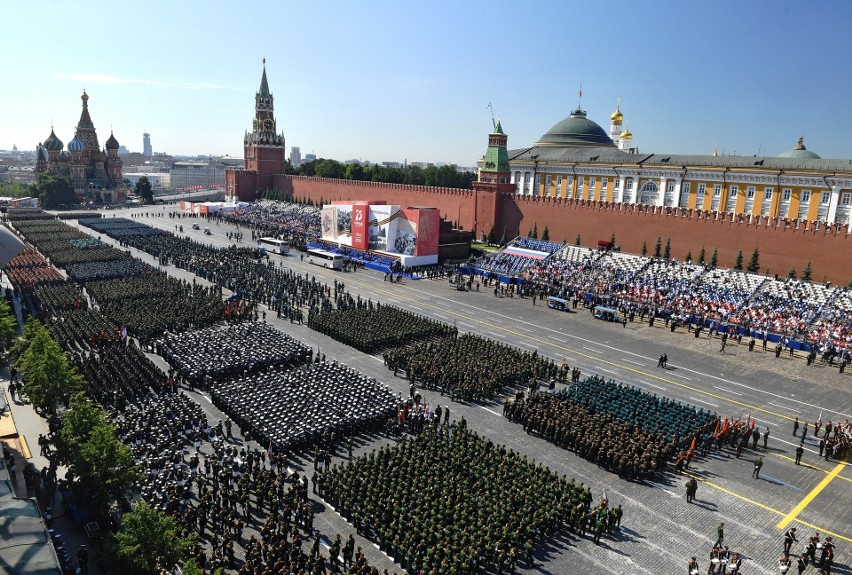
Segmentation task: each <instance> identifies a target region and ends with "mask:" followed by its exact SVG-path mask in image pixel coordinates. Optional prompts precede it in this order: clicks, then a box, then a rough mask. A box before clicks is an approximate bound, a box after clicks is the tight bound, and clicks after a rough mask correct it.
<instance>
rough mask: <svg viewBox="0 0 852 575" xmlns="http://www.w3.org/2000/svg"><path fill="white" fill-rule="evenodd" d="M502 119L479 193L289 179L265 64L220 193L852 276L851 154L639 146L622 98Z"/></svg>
mask: <svg viewBox="0 0 852 575" xmlns="http://www.w3.org/2000/svg"><path fill="white" fill-rule="evenodd" d="M507 142H508V136H507V135H506V134H505V133H504V132H503V128H502V126H501V124H500V122H499V121H498V122H495V124H494V130H493V131H492V132H491V133H490V134H489V135H488V146H487V148H486V152H485V154H484V155H483V156H482V159H481V160H480V162H479V178H478V181H477V182H474V184H473V189H472V190H459V189H451V188H436V187H428V186H413V185H405V184H385V183H377V182H365V181H356V180H336V179H325V178H311V177H302V176H287V175H284V166H285V141H284V135H283V133H281V132H278V131H277V123H276V120H275V113H274V106H273V96H272V93H271V92H270V90H269V83H268V81H267V77H266V66H265V61H264V69H263V74H262V77H261V83H260V89H259V90H258V92H257V94H256V96H255V116H254V119H253V126H252V131H251V132H249V131H246V133H245V135H244V138H243V146H244V158H245V163H244V166H243V167H241V168H235V169H230V170H228V171H227V172H226V174H225V193H226V197H229V198H232V199H239V200H242V201H253V200H255V199H256V198H257V197H258V195H259V192H260V191H263V190H272V191H274V192H276V194H277V196H278V197H279V198H280V199H296V200H308V199H309V200H311V201H312V202H313V203H316V204H319V203H325V204H328V203H331V202H333V201H338V202H340V201H348V202H354V203H358V202H362V203H363V202H366V203H377V204H378V203H386V204H389V205H397V206H400V207H401V208H403V209H404V208H414V207H417V208H436V209H437V210H439V211H440V215H441V217H442V218H443V219H444V220H446V221H448V222H456V223H457V224H458V226H460V227H461V228H462V229H464V230H469V231H473V232H474V235H475V237H477V238H479V237H481V236H482V235H483V234H488V233H489V231H490V230H491V229H492V228H493V229H494V233H495V235H496V237H498V238H500V237H502V236H503V235H504V233H505V237H506V238H507V239H509V238H512V237H514V236H516V235H526V234H527V233H528V232H529V231H530V230H532V229H533V227H537V229H538V231H539V234H541V233H542V232H543V230H544V229H545V228H547V229H548V232H549V236H550V239H551V240H553V241H564V242H566V243H574V242H575V240H576V238H577V236H578V235H579V236H580V239H581V244H582V245H583V246H586V247H596V246H597V245H598V242H599V241H609V240H610V239H611V238H612V236H613V235H614V236H615V240H616V243H617V244H618V245H619V246H621V249H622V250H623V251H624V252H627V253H634V254H639V253H641V251H642V245H643V243H644V244H645V245H646V246H647V250H648V253H649V254H650V253H653V251H654V247H655V245H656V243H657V239H658V238H660V239H661V242H662V243H663V244H665V243H666V241H669V242H670V245H671V252H670V253H671V256H672V257H674V258H677V259H684V258H685V257H686V255H687V254H688V253H691V254H692V256H693V257H694V258H698V256H699V253H700V252H701V249H702V248H704V250H705V256H706V259H707V260H708V261H709V259H710V257H711V254H712V253H713V251H714V250H717V262H718V265H719V266H720V267H733V265H734V262H735V260H736V258H737V254H738V252H740V251H742V253H743V260H744V265H745V264H747V262H749V260H750V259H751V255H752V253H753V252H754V250H755V248H757V249H758V251H759V253H760V260H759V263H760V270H759V271H760V272H761V273H769V274H771V275H776V274H777V275H779V276H781V277H786V275H787V273H788V271H789V270H790V269H791V268H794V269H795V270H796V273H797V274H798V275H799V276H800V275H801V273H802V270H803V269H804V268H805V267H807V265H808V263H810V265H811V270H812V275H811V277H812V279H813V280H814V281H823V280H825V281H830V282H832V283H834V284H842V285H846V284H848V283H850V282H852V238H850V235H852V161H850V160H837V159H823V158H821V157H820V156H819V155H818V154H816V153H814V152H813V151H812V150H809V149H807V148H806V147H805V145H804V138H803V137H800V138H799V140H798V144H797V145H796V146H795V147H794V148H793V149H791V150H789V151H787V152H784V153H781V154H779V155H778V156H764V157H751V156H724V155H723V156H719V155H718V154H716V153H715V152H714V153H713V154H712V155H691V154H641V153H639V149H638V147H636V145H635V143H634V135H633V134H632V133H631V132H630V131H629V130H627V129H626V124H625V123H624V115H623V114H622V112H621V108H620V104H619V105H618V106H617V107H616V110H615V112H613V114H612V115H611V116H610V129H609V132H607V131H605V130H604V129H603V128H602V127H601V126H600V125H598V124H597V123H595V122H594V121H592V120H590V119H589V118H588V117H587V115H586V112H585V111H584V110H582V108H581V106H580V105H578V107H577V109H576V110H574V111H573V112H571V113H570V114H569V116H568V117H566V118H564V119H562V120H560V121H559V122H557V123H556V124H554V125H553V126H552V127H551V128H550V129H549V130H548V131H547V132H545V133H544V135H543V136H542V137H541V138H540V139H539V141H538V142H535V143H534V144H532V145H531V146H527V147H525V148H520V149H515V150H509V149H508V147H507Z"/></svg>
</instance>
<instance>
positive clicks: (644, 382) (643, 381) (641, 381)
mask: <svg viewBox="0 0 852 575" xmlns="http://www.w3.org/2000/svg"><path fill="white" fill-rule="evenodd" d="M639 383H643V384H645V385H650V386H651V387H656V388H657V389H662V390H663V391H665V390H666V388H665V387H663V386H661V385H655V384H653V383H648V382H647V381H645V380H643V379H640V380H639Z"/></svg>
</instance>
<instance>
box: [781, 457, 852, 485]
mask: <svg viewBox="0 0 852 575" xmlns="http://www.w3.org/2000/svg"><path fill="white" fill-rule="evenodd" d="M772 455H774V456H775V457H780V458H781V459H787V460H788V461H796V459H795V458H793V457H787V456H786V455H781V454H780V453H773V454H772ZM840 465H846V466H848V465H849V464H848V463H842V462H841V463H840ZM799 466H800V467H808V468H810V469H815V470H817V471H822V472H823V473H831V471H830V470H828V469H825V468H824V467H819V466H817V465H811V464H810V463H799ZM837 479H842V480H843V481H849V482H850V483H852V479H850V478H849V477H843V476H842V475H838V476H837Z"/></svg>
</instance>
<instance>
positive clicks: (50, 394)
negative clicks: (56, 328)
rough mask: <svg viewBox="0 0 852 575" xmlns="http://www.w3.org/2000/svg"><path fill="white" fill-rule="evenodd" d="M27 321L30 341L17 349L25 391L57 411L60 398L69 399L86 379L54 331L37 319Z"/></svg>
mask: <svg viewBox="0 0 852 575" xmlns="http://www.w3.org/2000/svg"><path fill="white" fill-rule="evenodd" d="M27 323H28V325H27V326H25V328H24V339H25V340H26V342H25V343H23V344H22V345H21V346H18V347H16V348H15V353H16V355H17V357H18V359H17V361H16V362H15V366H16V367H17V368H18V370H19V371H20V372H21V373H23V374H24V377H23V380H24V393H25V394H26V395H27V397H29V398H30V401H32V402H33V405H34V406H35V407H36V408H37V409H39V410H41V411H42V412H46V413H49V414H53V413H55V412H56V403H57V402H58V401H63V402H65V401H67V399H68V398H69V397H71V396H72V395H73V394H74V393H76V392H77V391H79V390H80V389H82V379H81V378H80V376H79V375H77V373H76V372H75V370H74V368H73V367H72V366H71V365H70V364H69V363H68V358H67V357H66V356H65V353H64V352H63V351H62V348H61V347H59V344H58V343H56V341H55V340H54V339H53V337H51V335H50V332H48V331H47V329H46V328H45V327H44V326H42V325H41V324H40V323H38V322H37V321H36V320H31V321H29V322H27ZM27 328H29V329H27Z"/></svg>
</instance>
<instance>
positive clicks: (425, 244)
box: [406, 209, 441, 256]
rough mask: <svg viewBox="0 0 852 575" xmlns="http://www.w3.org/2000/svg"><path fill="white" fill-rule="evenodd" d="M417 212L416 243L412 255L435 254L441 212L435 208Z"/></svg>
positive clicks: (436, 252)
mask: <svg viewBox="0 0 852 575" xmlns="http://www.w3.org/2000/svg"><path fill="white" fill-rule="evenodd" d="M417 212H418V213H417V244H416V247H415V248H414V255H416V256H436V255H438V236H439V235H440V231H441V212H439V211H438V210H436V209H420V210H417ZM406 215H407V214H406Z"/></svg>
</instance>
